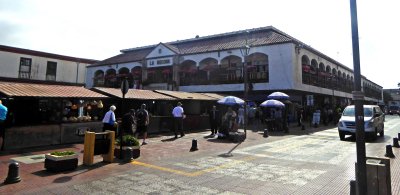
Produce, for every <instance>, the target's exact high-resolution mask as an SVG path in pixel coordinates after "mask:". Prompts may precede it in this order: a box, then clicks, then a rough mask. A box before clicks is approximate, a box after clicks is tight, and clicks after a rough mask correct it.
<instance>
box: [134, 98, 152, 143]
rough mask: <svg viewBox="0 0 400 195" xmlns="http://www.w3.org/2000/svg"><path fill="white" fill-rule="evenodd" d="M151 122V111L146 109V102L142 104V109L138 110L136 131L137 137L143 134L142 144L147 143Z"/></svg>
mask: <svg viewBox="0 0 400 195" xmlns="http://www.w3.org/2000/svg"><path fill="white" fill-rule="evenodd" d="M149 122H150V116H149V112H148V111H147V110H146V104H142V105H141V106H140V109H139V110H138V111H137V112H136V125H137V126H136V132H135V137H136V138H138V136H139V135H143V142H142V145H146V144H147V142H146V138H147V126H148V125H149Z"/></svg>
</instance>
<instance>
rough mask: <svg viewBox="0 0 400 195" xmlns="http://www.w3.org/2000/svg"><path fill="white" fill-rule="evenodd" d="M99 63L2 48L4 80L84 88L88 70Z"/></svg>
mask: <svg viewBox="0 0 400 195" xmlns="http://www.w3.org/2000/svg"><path fill="white" fill-rule="evenodd" d="M96 62H97V60H90V59H83V58H75V57H69V56H63V55H58V54H51V53H45V52H40V51H34V50H28V49H21V48H16V47H9V46H4V45H0V70H1V71H0V80H26V81H39V82H56V83H68V84H77V85H84V83H85V77H86V66H88V65H90V64H94V63H96Z"/></svg>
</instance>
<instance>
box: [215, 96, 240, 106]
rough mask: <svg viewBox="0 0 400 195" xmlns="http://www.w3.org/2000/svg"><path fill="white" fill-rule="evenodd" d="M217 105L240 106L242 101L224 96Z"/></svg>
mask: <svg viewBox="0 0 400 195" xmlns="http://www.w3.org/2000/svg"><path fill="white" fill-rule="evenodd" d="M218 103H219V104H223V105H228V106H233V105H241V104H244V100H242V99H240V98H238V97H235V96H226V97H224V98H222V99H220V100H218Z"/></svg>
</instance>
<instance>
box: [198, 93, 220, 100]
mask: <svg viewBox="0 0 400 195" xmlns="http://www.w3.org/2000/svg"><path fill="white" fill-rule="evenodd" d="M201 94H203V95H206V96H210V97H212V98H215V99H216V100H220V99H222V98H224V97H225V96H223V95H219V94H216V93H201Z"/></svg>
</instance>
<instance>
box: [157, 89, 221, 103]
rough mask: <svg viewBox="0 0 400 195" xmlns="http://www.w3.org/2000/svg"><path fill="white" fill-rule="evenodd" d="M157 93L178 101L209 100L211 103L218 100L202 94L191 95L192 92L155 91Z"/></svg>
mask: <svg viewBox="0 0 400 195" xmlns="http://www.w3.org/2000/svg"><path fill="white" fill-rule="evenodd" d="M154 91H155V92H157V93H160V94H165V95H168V96H171V97H174V98H176V99H180V100H209V101H216V100H218V98H214V97H211V96H207V95H203V94H200V93H190V92H183V91H167V90H154Z"/></svg>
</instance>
